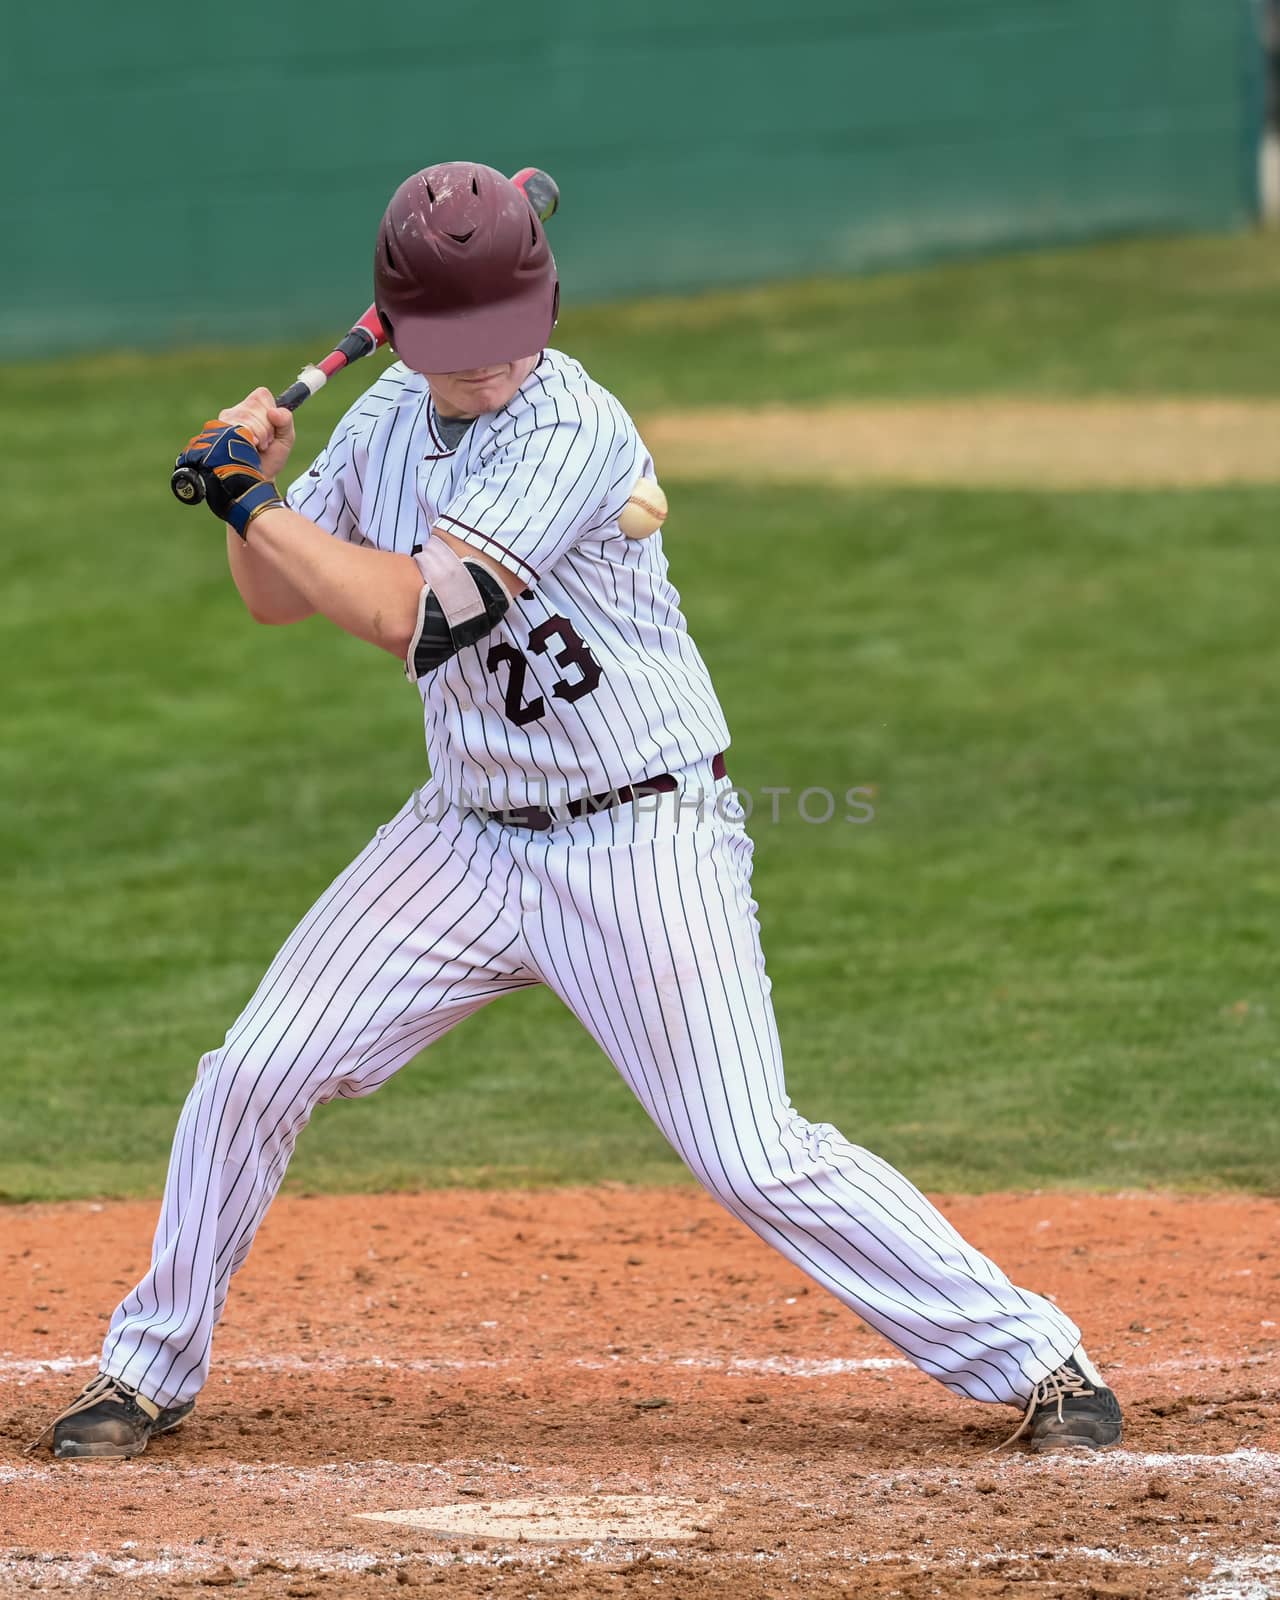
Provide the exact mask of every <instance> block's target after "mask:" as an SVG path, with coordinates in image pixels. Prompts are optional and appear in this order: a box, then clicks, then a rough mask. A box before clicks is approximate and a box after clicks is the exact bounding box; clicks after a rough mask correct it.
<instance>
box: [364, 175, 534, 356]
mask: <svg viewBox="0 0 1280 1600" xmlns="http://www.w3.org/2000/svg"><path fill="white" fill-rule="evenodd" d="M373 286H374V302H375V304H376V305H377V308H378V315H379V316H380V317H381V318H382V323H383V326H384V327H385V328H386V330H387V337H388V338H389V339H390V341H391V343H392V344H393V345H394V347H395V350H396V354H397V355H398V356H399V357H400V359H401V360H402V361H404V362H405V364H406V365H407V366H410V367H412V368H413V369H414V370H415V371H417V372H467V371H470V370H471V369H472V368H475V367H488V366H495V365H497V364H498V363H499V362H504V361H517V360H519V358H520V357H521V356H531V355H533V354H535V353H536V352H537V351H539V350H541V349H542V347H543V346H544V345H545V344H546V342H547V340H548V339H549V338H550V337H551V330H552V328H554V327H555V325H556V315H557V313H558V311H559V309H560V285H559V283H558V282H557V279H556V263H555V258H554V256H552V254H551V247H550V245H548V243H547V236H546V234H545V233H544V232H543V231H542V223H541V222H540V221H539V220H538V218H537V216H535V214H534V210H533V207H532V206H531V205H530V204H529V202H528V201H527V200H526V199H525V197H524V194H523V192H522V191H521V190H520V189H517V188H516V186H515V184H514V183H512V181H511V179H510V178H504V177H503V175H502V173H500V172H495V171H494V169H493V168H492V167H481V166H477V165H475V164H474V163H473V162H470V161H445V162H442V163H441V164H440V165H439V166H435V167H427V168H426V170H425V171H423V172H415V173H414V175H413V177H412V178H406V179H405V181H404V182H403V183H402V184H401V185H400V187H399V188H398V189H397V190H396V192H395V194H393V195H392V197H391V204H390V205H389V206H388V207H387V209H386V213H385V215H384V216H383V218H382V225H381V227H380V228H379V229H378V245H377V249H376V251H375V252H374V258H373Z"/></svg>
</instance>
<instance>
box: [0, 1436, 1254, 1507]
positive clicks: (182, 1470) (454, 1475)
mask: <svg viewBox="0 0 1280 1600" xmlns="http://www.w3.org/2000/svg"><path fill="white" fill-rule="evenodd" d="M1070 1464H1071V1468H1072V1470H1073V1471H1089V1472H1095V1473H1104V1474H1105V1473H1111V1474H1114V1475H1116V1476H1121V1477H1123V1476H1127V1475H1131V1474H1132V1475H1136V1474H1138V1473H1147V1474H1149V1473H1151V1472H1157V1471H1167V1472H1170V1473H1174V1474H1181V1473H1183V1472H1189V1471H1197V1470H1199V1471H1211V1472H1220V1473H1222V1474H1224V1475H1226V1476H1228V1477H1232V1478H1243V1479H1248V1480H1251V1481H1253V1482H1254V1483H1255V1484H1258V1483H1265V1482H1266V1481H1267V1480H1274V1482H1275V1486H1276V1488H1277V1490H1280V1451H1278V1450H1252V1449H1247V1448H1245V1449H1236V1450H1228V1451H1222V1452H1217V1453H1211V1452H1206V1453H1205V1454H1203V1455H1199V1454H1194V1453H1192V1452H1190V1451H1181V1452H1177V1453H1174V1452H1166V1451H1149V1450H1107V1451H1100V1452H1099V1453H1098V1454H1096V1455H1086V1454H1084V1453H1083V1452H1082V1453H1080V1454H1079V1455H1073V1456H1072V1457H1071V1463H1070ZM1062 1467H1063V1462H1062V1457H1061V1456H1054V1455H1047V1456H1025V1455H1007V1456H989V1455H984V1456H979V1457H977V1458H969V1457H966V1458H965V1460H964V1462H963V1463H962V1464H961V1463H951V1464H950V1465H947V1466H941V1467H911V1466H907V1465H904V1466H902V1467H899V1468H896V1469H895V1470H894V1471H892V1472H867V1473H861V1474H859V1475H858V1480H857V1481H858V1482H859V1483H860V1484H862V1485H863V1486H866V1487H874V1486H875V1485H877V1484H887V1483H895V1484H898V1483H909V1482H916V1483H920V1484H926V1483H934V1482H945V1483H948V1484H950V1485H952V1486H954V1487H956V1488H963V1487H964V1486H965V1485H966V1484H967V1483H969V1482H970V1481H971V1479H972V1478H973V1477H974V1476H975V1475H979V1476H984V1477H985V1476H1001V1475H1004V1476H1008V1477H1011V1478H1022V1479H1025V1478H1026V1477H1027V1475H1028V1474H1034V1475H1049V1476H1052V1475H1053V1474H1055V1473H1060V1472H1061V1471H1062ZM979 1468H980V1469H981V1470H980V1471H979ZM100 1470H102V1467H101V1463H98V1462H92V1461H90V1462H87V1463H83V1462H69V1461H53V1460H51V1459H48V1460H45V1459H32V1460H30V1461H24V1462H21V1463H9V1462H3V1461H0V1486H3V1485H5V1484H17V1483H46V1484H47V1483H49V1482H50V1481H56V1475H57V1474H59V1473H66V1472H96V1471H100ZM529 1472H530V1469H529V1468H528V1467H527V1466H525V1465H523V1464H522V1463H519V1462H513V1461H487V1460H477V1459H474V1458H471V1457H451V1458H448V1459H445V1460H441V1461H434V1462H417V1461H389V1460H383V1459H378V1458H375V1459H371V1460H368V1461H326V1462H323V1463H321V1464H319V1465H317V1466H314V1467H300V1466H295V1465H292V1464H291V1463H289V1462H287V1461H263V1462H234V1463H228V1464H226V1465H222V1466H209V1467H196V1466H190V1465H188V1464H185V1463H184V1462H182V1461H181V1460H177V1459H175V1460H173V1461H163V1462H160V1461H148V1460H144V1459H138V1460H135V1461H131V1462H130V1463H129V1466H128V1475H129V1480H130V1482H134V1481H136V1480H139V1479H155V1480H157V1481H160V1480H163V1481H165V1482H171V1481H172V1480H173V1479H174V1478H175V1477H179V1478H181V1479H182V1480H183V1482H184V1483H187V1482H189V1483H192V1484H197V1485H198V1484H201V1483H210V1484H221V1485H223V1486H226V1485H228V1484H230V1485H232V1486H243V1487H247V1488H256V1487H258V1486H260V1485H261V1486H264V1487H265V1486H266V1485H268V1484H270V1485H271V1486H273V1487H274V1488H276V1489H279V1490H280V1491H281V1492H284V1491H290V1492H297V1493H299V1494H310V1493H313V1492H316V1491H319V1490H322V1489H325V1488H328V1489H330V1490H331V1489H332V1488H333V1486H334V1485H335V1484H343V1483H351V1484H353V1485H355V1486H356V1487H360V1488H363V1489H365V1490H368V1489H370V1488H376V1490H377V1492H378V1494H379V1495H383V1494H385V1493H387V1492H388V1491H389V1490H394V1491H395V1492H401V1491H400V1489H399V1487H398V1485H399V1481H400V1480H404V1482H405V1483H406V1484H409V1485H412V1486H415V1487H416V1488H417V1489H418V1490H421V1488H422V1480H423V1478H424V1477H430V1478H434V1479H437V1480H438V1481H439V1482H440V1484H441V1493H447V1492H448V1486H449V1485H451V1484H453V1483H454V1481H455V1480H463V1481H469V1480H474V1479H475V1478H477V1477H483V1476H499V1475H507V1476H510V1477H514V1478H521V1479H527V1478H528V1477H529ZM602 1492H603V1491H602Z"/></svg>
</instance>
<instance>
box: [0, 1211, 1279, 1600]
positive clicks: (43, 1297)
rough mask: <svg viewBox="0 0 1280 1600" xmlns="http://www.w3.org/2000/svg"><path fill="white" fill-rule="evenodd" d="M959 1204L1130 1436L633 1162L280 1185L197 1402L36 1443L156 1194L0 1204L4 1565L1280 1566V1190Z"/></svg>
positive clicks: (486, 1575) (1198, 1588)
mask: <svg viewBox="0 0 1280 1600" xmlns="http://www.w3.org/2000/svg"><path fill="white" fill-rule="evenodd" d="M945 1204H946V1209H947V1210H948V1212H949V1213H950V1215H951V1216H952V1217H953V1218H954V1219H955V1221H956V1222H957V1223H958V1224H959V1226H960V1227H961V1228H962V1229H963V1230H964V1231H965V1232H966V1233H968V1234H969V1235H970V1236H971V1237H972V1238H973V1239H974V1240H975V1241H976V1242H977V1243H979V1244H981V1245H982V1246H984V1247H985V1248H987V1249H989V1250H990V1251H991V1252H993V1253H994V1254H995V1255H996V1256H997V1258H998V1259H999V1260H1000V1261H1001V1262H1002V1263H1004V1264H1005V1265H1006V1266H1007V1267H1008V1268H1009V1269H1010V1270H1011V1271H1012V1272H1013V1273H1014V1274H1015V1276H1017V1277H1018V1278H1019V1279H1020V1280H1021V1281H1023V1282H1024V1283H1026V1284H1028V1285H1029V1286H1031V1287H1034V1288H1038V1289H1041V1290H1042V1291H1045V1292H1047V1293H1051V1294H1053V1295H1054V1296H1056V1297H1057V1298H1059V1299H1060V1300H1061V1301H1062V1302H1063V1303H1064V1304H1065V1305H1067V1306H1068V1307H1070V1308H1071V1309H1072V1310H1073V1311H1074V1312H1075V1314H1076V1315H1077V1316H1079V1317H1080V1318H1081V1319H1082V1320H1084V1321H1085V1322H1086V1324H1087V1327H1088V1330H1089V1334H1090V1346H1091V1353H1092V1354H1093V1355H1094V1357H1095V1359H1097V1360H1098V1361H1099V1362H1100V1363H1101V1364H1102V1365H1103V1366H1104V1367H1105V1368H1106V1369H1107V1370H1108V1372H1109V1373H1110V1374H1111V1376H1112V1379H1113V1381H1114V1383H1115V1386H1116V1388H1117V1390H1118V1391H1119V1392H1120V1394H1121V1398H1122V1400H1123V1401H1124V1403H1125V1405H1126V1409H1127V1416H1128V1424H1129V1436H1128V1442H1127V1447H1126V1449H1124V1450H1123V1451H1119V1452H1114V1453H1112V1454H1110V1455H1107V1456H1104V1457H1100V1458H1098V1457H1087V1458H1084V1459H1081V1458H1079V1457H1070V1458H1068V1457H1056V1458H1054V1457H1050V1458H1046V1459H1039V1460H1033V1459H1030V1458H1028V1457H1026V1456H1024V1455H1021V1454H1019V1453H1018V1452H1017V1451H1016V1450H1014V1451H1011V1452H1008V1453H1005V1454H1001V1455H990V1454H988V1451H989V1450H990V1449H991V1448H992V1447H993V1446H994V1445H996V1444H997V1443H998V1442H999V1441H1000V1439H1001V1438H1002V1437H1003V1436H1004V1435H1005V1434H1006V1433H1007V1432H1008V1431H1009V1430H1010V1429H1011V1427H1012V1426H1013V1425H1014V1422H1015V1418H1014V1413H1013V1412H1012V1411H1008V1410H1005V1409H1003V1408H991V1407H981V1406H977V1405H969V1404H966V1403H963V1402H959V1401H956V1400H953V1399H951V1398H950V1397H949V1396H948V1395H946V1394H945V1393H944V1392H943V1391H942V1390H941V1389H939V1388H938V1387H937V1386H936V1385H934V1384H932V1383H930V1382H929V1380H927V1379H925V1378H924V1377H922V1376H921V1375H920V1374H919V1373H917V1372H916V1371H915V1370H914V1369H913V1368H910V1367H908V1366H906V1365H905V1364H903V1363H902V1362H901V1361H899V1360H898V1359H897V1357H896V1355H895V1352H894V1351H893V1350H892V1349H891V1348H889V1347H888V1346H887V1345H885V1344H884V1343H883V1342H882V1341H881V1340H879V1339H878V1338H876V1337H875V1336H874V1335H873V1334H872V1333H870V1332H869V1331H868V1330H867V1329H865V1328H863V1327H862V1326H861V1325H860V1324H858V1323H857V1322H856V1321H854V1320H853V1319H852V1318H851V1317H849V1316H848V1315H847V1314H846V1313H845V1312H844V1311H842V1310H841V1309H840V1308H839V1307H838V1306H837V1305H836V1304H835V1302H834V1301H832V1300H830V1299H828V1298H827V1297H826V1296H825V1295H824V1294H822V1293H821V1292H820V1291H818V1290H817V1289H812V1288H810V1287H809V1285H808V1284H807V1282H806V1280H805V1279H803V1278H802V1277H801V1276H800V1275H799V1274H798V1273H797V1272H796V1271H794V1269H792V1268H790V1267H789V1266H787V1265H786V1264H785V1263H784V1262H783V1261H781V1260H780V1259H779V1258H778V1257H777V1256H775V1255H774V1254H773V1253H772V1252H771V1251H769V1250H767V1249H766V1248H765V1247H764V1246H763V1245H761V1244H760V1243H758V1242H757V1241H756V1240H755V1239H753V1238H752V1237H751V1236H750V1235H749V1234H747V1233H746V1232H745V1231H744V1230H743V1229H742V1228H741V1227H740V1226H739V1225H738V1224H736V1223H735V1222H733V1221H732V1220H731V1219H729V1218H728V1217H726V1216H725V1215H724V1214H723V1213H722V1212H720V1211H719V1210H718V1209H717V1208H716V1207H715V1206H713V1205H712V1204H711V1203H710V1202H709V1201H708V1200H706V1198H705V1197H703V1196H702V1195H701V1194H700V1193H698V1192H695V1191H692V1190H686V1189H673V1190H663V1191H639V1190H632V1189H626V1188H621V1187H619V1188H603V1189H593V1190H588V1191H581V1192H563V1191H561V1192H555V1193H529V1194H526V1193H516V1194H508V1193H489V1194H484V1193H469V1192H446V1193H435V1194H423V1195H405V1196H394V1197H362V1198H358V1199H354V1200H342V1199H293V1200H285V1201H282V1202H280V1203H279V1204H278V1205H277V1207H276V1208H275V1210H274V1211H273V1212H272V1214H271V1216H270V1217H269V1218H268V1221H267V1224H266V1226H265V1228H264V1229H263V1232H262V1236H261V1238H260V1239H259V1241H258V1244H257V1246H256V1247H255V1250H254V1254H253V1257H252V1259H251V1260H250V1262H249V1264H248V1266H247V1267H246V1269H245V1271H244V1272H243V1273H242V1274H241V1276H240V1278H239V1279H238V1280H237V1282H236V1285H235V1289H234V1291H233V1294H232V1299H231V1302H230V1307H229V1312H228V1317H227V1320H226V1322H225V1323H224V1325H223V1328H222V1331H221V1333H220V1337H219V1342H218V1347H217V1350H216V1355H215V1366H214V1372H213V1376H212V1378H211V1380H210V1383H209V1385H208V1387H207V1388H206V1389H205V1391H204V1393H203V1394H202V1396H201V1398H200V1403H199V1406H198V1408H197V1410H196V1413H195V1415H194V1416H193V1417H192V1418H191V1419H190V1421H189V1422H188V1423H187V1424H186V1425H185V1426H184V1427H183V1428H182V1429H181V1431H180V1432H178V1433H176V1434H174V1435H171V1436H169V1437H166V1438H164V1439H161V1440H158V1441H156V1443H154V1444H153V1445H152V1447H151V1449H150V1451H149V1452H148V1453H147V1455H146V1456H145V1457H144V1458H142V1459H141V1460H138V1461H134V1462H100V1463H91V1462H90V1463H69V1462H68V1463H55V1462H52V1461H51V1460H50V1459H49V1457H48V1456H47V1455H44V1454H41V1455H39V1456H30V1457H24V1456H23V1455H22V1454H21V1446H22V1445H23V1443H25V1442H26V1440H28V1439H29V1438H31V1437H32V1436H33V1435H35V1434H36V1433H37V1432H38V1431H39V1429H40V1427H41V1426H42V1424H43V1422H44V1420H45V1418H46V1416H47V1414H48V1412H49V1411H50V1409H52V1408H55V1407H56V1406H57V1405H58V1404H59V1403H61V1402H62V1401H64V1400H65V1398H67V1397H68V1396H69V1395H70V1393H72V1392H74V1390H75V1389H76V1388H78V1387H79V1385H80V1384H81V1383H82V1382H83V1381H84V1380H85V1378H86V1377H87V1376H88V1375H89V1374H90V1373H91V1371H92V1370H93V1362H92V1355H93V1352H94V1349H95V1347H96V1345H97V1343H98V1341H99V1339H100V1337H101V1333H102V1324H103V1321H104V1320H105V1314H106V1311H107V1309H108V1308H109V1306H110V1305H111V1304H113V1303H114V1302H115V1300H116V1299H117V1298H118V1297H119V1295H120V1293H121V1292H122V1290H123V1289H124V1288H126V1287H127V1286H128V1285H129V1284H130V1283H131V1282H132V1281H133V1278H134V1277H135V1275H136V1274H137V1273H138V1271H139V1270H140V1268H141V1267H142V1265H143V1263H144V1259H145V1254H146V1249H147V1245H148V1242H149V1233H150V1229H151V1226H152V1223H153V1207H152V1206H150V1205H134V1204H128V1205H107V1206H96V1205H90V1206H86V1205H76V1206H70V1207H56V1208H55V1207H23V1208H16V1209H11V1210H8V1211H0V1239H2V1240H3V1243H2V1244H0V1258H2V1259H3V1263H4V1273H3V1278H2V1279H0V1387H2V1388H3V1395H4V1409H3V1422H2V1423H0V1436H2V1438H3V1443H2V1444H0V1594H5V1595H7V1594H16V1593H26V1592H31V1591H35V1592H38V1593H44V1594H64V1593H72V1592H74V1593H78V1594H116V1595H123V1593H124V1591H125V1588H126V1585H127V1586H128V1590H129V1593H130V1594H131V1595H137V1596H145V1597H148V1600H154V1597H158V1596H161V1595H194V1596H198V1595H201V1594H204V1593H207V1592H211V1591H212V1590H214V1589H217V1588H221V1587H226V1588H228V1589H232V1588H233V1589H234V1590H235V1592H236V1593H241V1594H247V1595H252V1596H272V1597H275V1596H289V1597H291V1600H303V1597H309V1596H319V1597H322V1600H323V1597H325V1596H329V1597H337V1596H344V1595H356V1596H375V1595H379V1594H381V1595H388V1596H389V1595H391V1594H394V1593H399V1592H401V1590H402V1589H404V1588H408V1589H410V1590H412V1589H414V1588H415V1587H418V1586H428V1585H435V1584H444V1585H445V1586H446V1587H445V1589H444V1590H442V1591H441V1592H445V1593H449V1594H451V1595H459V1596H464V1597H465V1596H479V1595H509V1596H512V1597H513V1600H524V1597H527V1596H538V1597H542V1596H585V1595H592V1596H595V1595H604V1596H609V1595H632V1594H640V1593H644V1594H650V1593H655V1594H665V1595H673V1596H680V1597H689V1600H701V1597H704V1596H706V1597H725V1600H729V1597H732V1600H763V1597H765V1596H774V1597H777V1596H784V1595H785V1596H797V1595H800V1596H827V1595H837V1594H839V1595H869V1596H874V1597H879V1596H886V1597H887V1596H889V1595H899V1596H904V1597H908V1600H916V1597H924V1596H937V1595H943V1596H945V1595H962V1596H972V1597H982V1600H986V1597H992V1596H997V1595H1013V1594H1017V1595H1020V1596H1021V1595H1028V1596H1037V1597H1039V1596H1058V1595H1072V1596H1080V1595H1091V1596H1116V1597H1120V1596H1130V1597H1134V1600H1139V1597H1154V1596H1166V1595H1188V1596H1195V1597H1197V1600H1226V1597H1229V1596H1244V1595H1248V1596H1252V1597H1254V1600H1262V1597H1264V1596H1267V1595H1274V1594H1280V1522H1278V1514H1280V1328H1277V1321H1278V1320H1280V1245H1278V1244H1277V1224H1278V1223H1280V1201H1274V1200H1263V1199H1251V1198H1243V1197H1214V1198H1203V1199H1200V1198H1179V1199H1171V1198H1167V1197H1160V1196H1150V1195H1135V1196H1125V1197H1118V1198H1117V1197H1103V1198H1098V1197H1090V1196H1078V1195H1053V1196H1049V1195H1010V1196H994V1197H991V1196H988V1197H985V1198H980V1199H972V1198H969V1199H958V1200H955V1201H951V1202H945ZM513 1502H516V1503H518V1502H525V1503H529V1502H531V1503H532V1504H526V1505H525V1506H524V1509H523V1514H524V1515H525V1516H526V1517H528V1518H529V1519H531V1520H530V1521H529V1522H528V1523H527V1525H526V1527H525V1529H524V1536H523V1537H521V1535H520V1531H519V1530H518V1529H515V1528H513V1526H512V1525H511V1524H510V1522H509V1520H508V1521H507V1522H504V1523H502V1524H501V1525H499V1526H498V1527H497V1528H496V1529H493V1528H490V1529H489V1530H488V1531H486V1522H487V1521H490V1520H491V1519H492V1518H493V1517H495V1516H497V1515H500V1514H501V1515H505V1516H507V1517H508V1518H509V1517H510V1515H511V1514H512V1513H513V1511H520V1510H521V1507H520V1505H519V1504H516V1505H514V1506H513V1504H512V1503H513ZM402 1512H416V1513H418V1514H419V1515H418V1517H417V1523H416V1525H411V1524H409V1523H405V1522H392V1521H386V1520H368V1518H369V1516H370V1514H377V1513H384V1514H385V1513H402ZM584 1517H585V1519H586V1520H585V1522H583V1521H582V1520H581V1519H582V1518H584ZM646 1517H648V1518H651V1519H656V1521H655V1527H656V1529H657V1531H656V1532H648V1533H646V1532H644V1531H643V1528H644V1524H643V1521H642V1519H643V1518H646ZM557 1518H560V1519H567V1518H574V1519H578V1520H575V1521H572V1522H570V1521H562V1522H559V1523H558V1522H557V1520H556V1519H557ZM628 1532H630V1533H632V1534H633V1535H635V1534H637V1533H638V1536H637V1537H631V1538H628V1537H626V1535H627V1533H628ZM557 1535H558V1536H559V1538H558V1542H556V1536H557ZM548 1536H550V1538H548Z"/></svg>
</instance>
